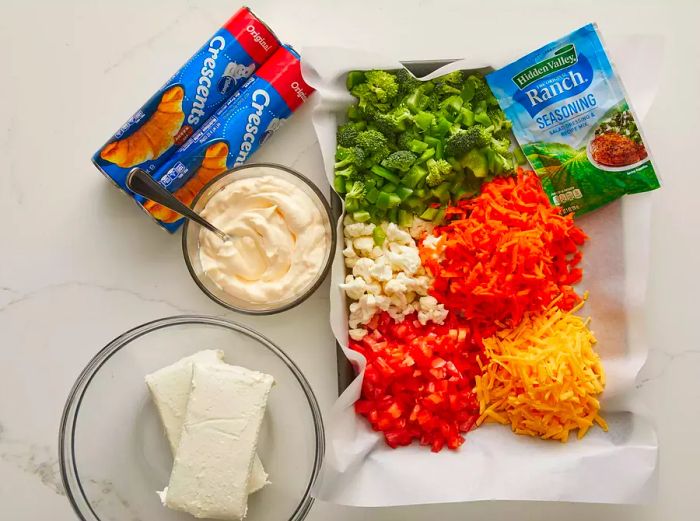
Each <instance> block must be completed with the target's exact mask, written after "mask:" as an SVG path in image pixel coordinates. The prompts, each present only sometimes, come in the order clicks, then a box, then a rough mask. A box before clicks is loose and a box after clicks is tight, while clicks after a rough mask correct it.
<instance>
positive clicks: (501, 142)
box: [491, 138, 510, 155]
mask: <svg viewBox="0 0 700 521" xmlns="http://www.w3.org/2000/svg"><path fill="white" fill-rule="evenodd" d="M491 149H492V150H493V151H494V152H496V153H497V154H502V155H506V154H508V153H509V151H510V139H508V138H501V139H496V138H492V139H491Z"/></svg>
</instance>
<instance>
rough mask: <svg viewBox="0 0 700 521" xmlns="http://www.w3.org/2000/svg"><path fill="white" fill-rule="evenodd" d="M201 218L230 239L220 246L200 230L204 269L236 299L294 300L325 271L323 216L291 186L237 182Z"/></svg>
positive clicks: (270, 180)
mask: <svg viewBox="0 0 700 521" xmlns="http://www.w3.org/2000/svg"><path fill="white" fill-rule="evenodd" d="M202 216H203V217H204V218H205V219H208V220H209V221H210V222H211V223H212V224H213V225H214V226H216V227H217V228H219V229H221V230H223V231H224V232H226V233H228V234H229V235H230V236H231V237H232V238H233V240H232V241H228V242H224V241H222V240H221V239H219V238H218V237H217V236H216V235H214V234H213V233H211V232H209V231H208V230H205V229H202V230H201V231H200V234H199V245H200V247H199V257H200V261H201V263H202V269H203V270H204V272H205V274H206V275H207V277H209V278H210V279H211V280H212V281H214V282H215V283H216V284H217V285H218V286H219V287H220V288H221V289H222V290H224V291H225V292H226V293H228V294H230V295H232V296H234V297H236V298H239V299H241V300H244V301H247V302H250V303H253V304H275V303H280V302H284V301H288V300H293V299H294V298H296V297H298V296H301V293H302V292H303V291H304V290H305V289H306V288H307V287H308V285H309V284H310V283H311V282H312V281H313V280H314V279H316V277H317V275H318V274H319V272H320V271H321V270H322V269H323V264H324V261H325V260H326V256H327V254H328V249H329V248H330V227H329V224H328V222H327V217H326V214H325V213H323V212H322V211H321V210H320V209H319V207H318V206H317V205H316V204H315V202H314V201H313V200H312V199H311V198H310V197H309V195H307V194H306V193H305V192H304V191H302V190H301V189H300V188H298V187H297V186H295V185H293V184H292V183H290V182H289V181H286V180H284V179H280V178H279V177H276V176H262V177H251V178H247V179H240V180H235V181H233V182H232V183H231V184H229V185H228V186H226V187H225V188H223V189H222V190H221V191H219V192H217V193H216V194H215V195H214V196H213V197H212V198H211V199H210V200H209V201H208V202H207V204H206V206H205V207H204V210H203V211H202Z"/></svg>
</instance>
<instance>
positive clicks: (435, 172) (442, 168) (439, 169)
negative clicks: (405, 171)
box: [425, 158, 452, 187]
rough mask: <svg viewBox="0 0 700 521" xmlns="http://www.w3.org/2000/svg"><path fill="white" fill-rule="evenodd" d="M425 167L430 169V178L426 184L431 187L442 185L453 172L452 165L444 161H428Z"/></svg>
mask: <svg viewBox="0 0 700 521" xmlns="http://www.w3.org/2000/svg"><path fill="white" fill-rule="evenodd" d="M425 166H427V167H428V177H426V179H425V182H426V184H427V185H428V186H430V187H435V186H437V185H439V184H440V183H442V182H443V181H444V180H445V178H446V177H447V176H448V175H450V173H451V172H452V165H450V164H449V163H448V162H447V161H445V160H444V159H438V160H435V159H432V158H430V159H428V161H426V163H425Z"/></svg>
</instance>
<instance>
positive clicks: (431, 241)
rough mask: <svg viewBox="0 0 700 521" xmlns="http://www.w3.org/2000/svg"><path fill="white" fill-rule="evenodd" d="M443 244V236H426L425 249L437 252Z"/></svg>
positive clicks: (424, 240)
mask: <svg viewBox="0 0 700 521" xmlns="http://www.w3.org/2000/svg"><path fill="white" fill-rule="evenodd" d="M441 242H442V235H440V236H437V235H426V237H425V239H423V248H428V249H429V250H437V249H438V246H439V245H440V243H441Z"/></svg>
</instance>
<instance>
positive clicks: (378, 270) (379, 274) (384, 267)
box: [369, 257, 393, 282]
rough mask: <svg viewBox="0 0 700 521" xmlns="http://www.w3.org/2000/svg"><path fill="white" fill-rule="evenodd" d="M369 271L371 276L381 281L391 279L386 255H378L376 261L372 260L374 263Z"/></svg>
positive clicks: (391, 272) (390, 270) (391, 273)
mask: <svg viewBox="0 0 700 521" xmlns="http://www.w3.org/2000/svg"><path fill="white" fill-rule="evenodd" d="M369 273H370V275H372V277H373V278H375V279H377V280H380V281H382V282H386V281H387V280H391V277H392V275H393V271H392V269H391V265H390V264H389V263H388V262H387V260H386V257H380V258H378V259H377V260H376V261H374V265H373V266H372V268H371V269H370V270H369Z"/></svg>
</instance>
